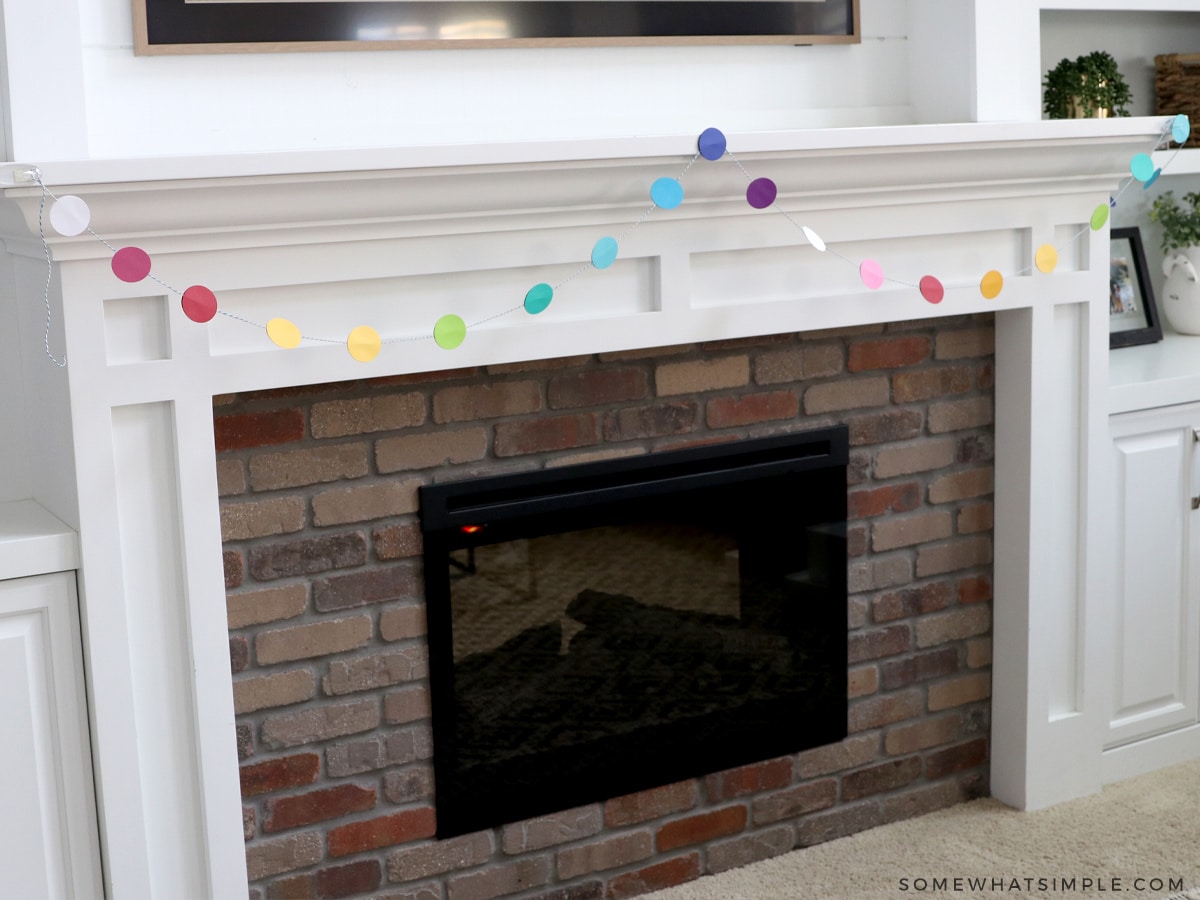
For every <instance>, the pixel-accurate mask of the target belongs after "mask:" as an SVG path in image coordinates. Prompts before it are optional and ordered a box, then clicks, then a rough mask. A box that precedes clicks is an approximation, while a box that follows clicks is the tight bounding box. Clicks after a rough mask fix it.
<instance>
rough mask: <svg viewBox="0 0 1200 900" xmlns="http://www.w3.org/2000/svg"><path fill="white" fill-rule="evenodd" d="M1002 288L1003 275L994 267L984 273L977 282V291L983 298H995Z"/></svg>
mask: <svg viewBox="0 0 1200 900" xmlns="http://www.w3.org/2000/svg"><path fill="white" fill-rule="evenodd" d="M1003 289H1004V276H1003V275H1001V274H1000V273H999V272H997V271H996V270H995V269H992V270H991V271H990V272H988V273H987V274H986V275H984V276H983V280H982V281H980V282H979V293H981V294H983V296H984V299H985V300H995V299H996V298H997V297H998V296H1000V291H1002V290H1003Z"/></svg>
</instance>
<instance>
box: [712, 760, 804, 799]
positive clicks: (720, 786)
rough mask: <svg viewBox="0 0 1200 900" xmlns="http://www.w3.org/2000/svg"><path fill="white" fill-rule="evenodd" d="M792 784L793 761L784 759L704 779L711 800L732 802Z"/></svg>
mask: <svg viewBox="0 0 1200 900" xmlns="http://www.w3.org/2000/svg"><path fill="white" fill-rule="evenodd" d="M791 782H792V760H791V757H783V758H781V759H769V760H767V761H766V762H760V763H754V764H753V765H749V766H742V767H741V768H738V769H728V770H726V771H724V772H717V773H715V774H713V775H709V776H708V777H707V778H705V779H704V789H705V793H706V794H707V796H708V799H709V800H732V799H734V798H735V797H744V796H746V795H747V794H757V793H760V792H762V791H770V790H775V789H777V788H782V787H787V786H788V785H789V784H791Z"/></svg>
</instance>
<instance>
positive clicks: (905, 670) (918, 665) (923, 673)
mask: <svg viewBox="0 0 1200 900" xmlns="http://www.w3.org/2000/svg"><path fill="white" fill-rule="evenodd" d="M958 669H959V662H958V648H957V647H944V648H942V649H940V650H931V651H929V652H928V653H918V654H916V655H915V656H910V657H908V658H907V659H898V660H889V661H887V662H885V663H884V664H883V665H882V666H881V667H880V682H881V684H882V687H883V689H884V690H885V691H892V690H895V689H896V688H899V687H907V686H908V685H910V684H916V683H917V682H920V681H928V680H930V679H931V678H941V677H942V676H943V675H953V674H954V673H955V672H957V671H958Z"/></svg>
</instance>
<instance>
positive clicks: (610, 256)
mask: <svg viewBox="0 0 1200 900" xmlns="http://www.w3.org/2000/svg"><path fill="white" fill-rule="evenodd" d="M616 258H617V239H616V238H611V237H602V238H600V240H598V241H596V246H595V247H593V248H592V265H593V266H595V267H596V268H597V269H607V268H608V267H609V266H611V265H612V264H613V261H614V260H615V259H616Z"/></svg>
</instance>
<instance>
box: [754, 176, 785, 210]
mask: <svg viewBox="0 0 1200 900" xmlns="http://www.w3.org/2000/svg"><path fill="white" fill-rule="evenodd" d="M777 193H778V190H777V189H776V187H775V182H773V181H772V180H771V179H770V178H755V179H754V180H753V181H752V182H750V186H749V187H748V188H746V202H747V203H749V204H750V205H751V206H753V207H754V208H755V209H766V208H767V207H768V206H770V205H771V204H772V203H774V202H775V195H776V194H777Z"/></svg>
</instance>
